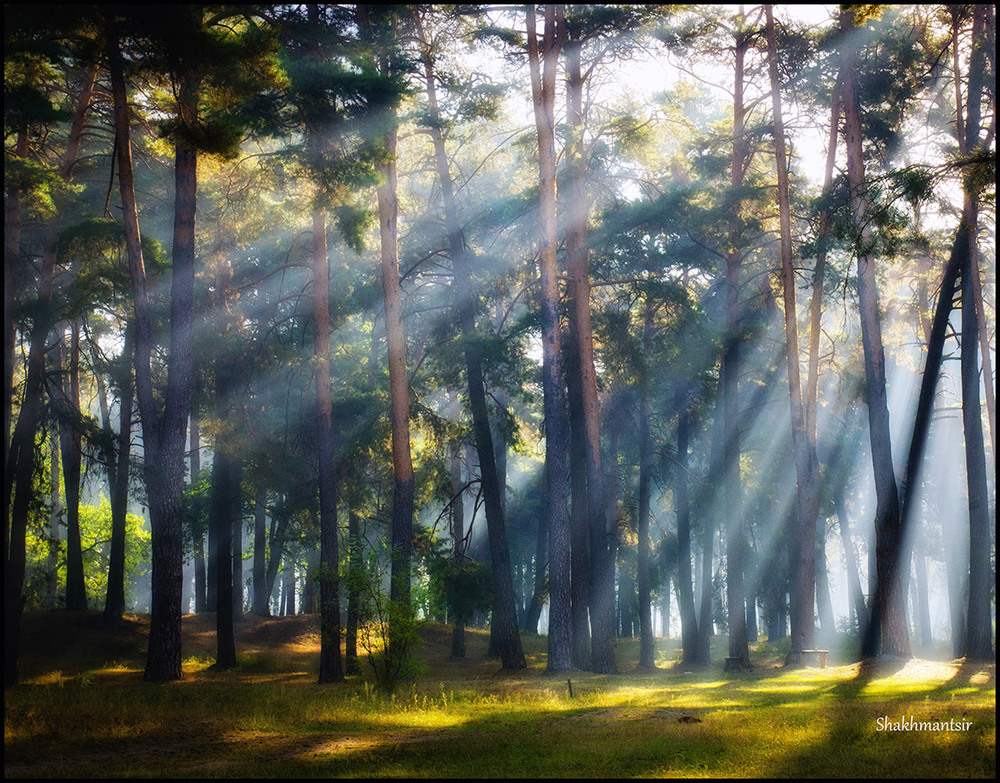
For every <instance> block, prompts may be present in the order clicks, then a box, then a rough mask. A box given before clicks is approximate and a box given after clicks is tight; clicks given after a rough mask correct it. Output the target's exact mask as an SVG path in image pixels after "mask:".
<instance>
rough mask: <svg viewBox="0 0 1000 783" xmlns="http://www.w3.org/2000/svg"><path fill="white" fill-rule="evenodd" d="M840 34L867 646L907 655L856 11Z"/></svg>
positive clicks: (844, 19) (847, 14)
mask: <svg viewBox="0 0 1000 783" xmlns="http://www.w3.org/2000/svg"><path fill="white" fill-rule="evenodd" d="M840 23H841V30H842V32H843V34H844V38H843V65H842V70H841V83H842V85H843V92H842V99H843V104H844V141H845V146H846V149H847V179H848V183H849V185H850V189H851V197H850V203H851V212H852V214H853V219H854V226H855V230H856V231H857V232H858V237H857V240H856V243H857V246H856V255H857V260H858V309H859V311H860V313H861V342H862V347H863V350H864V360H865V385H866V390H867V397H868V430H869V436H870V438H871V454H872V467H873V471H874V475H875V496H876V510H875V538H876V572H877V573H876V579H875V602H874V604H875V606H874V607H873V608H874V609H875V611H873V613H872V618H871V623H870V625H869V633H868V638H867V640H866V643H865V645H864V647H865V654H866V655H869V656H871V655H875V654H877V652H878V650H877V649H876V643H877V640H880V641H881V652H882V654H884V655H896V656H902V657H909V655H910V639H909V634H908V632H907V628H906V609H905V605H904V596H903V592H902V581H901V579H900V573H899V572H900V568H899V567H900V560H901V557H902V547H903V539H902V529H901V516H900V503H899V492H898V488H897V485H896V473H895V469H894V467H893V464H892V442H891V438H890V434H889V407H888V399H887V396H886V381H885V350H884V348H883V345H882V327H881V324H880V320H879V312H878V290H877V286H876V282H875V258H874V256H873V247H874V242H873V237H872V230H871V220H870V216H869V213H870V204H869V199H868V192H867V187H868V183H867V181H866V178H865V165H864V156H863V152H862V138H863V137H862V132H863V131H862V125H861V109H860V105H859V101H858V93H857V88H856V86H855V84H856V71H857V43H856V41H855V40H854V29H855V28H854V11H853V10H845V11H842V12H841V15H840Z"/></svg>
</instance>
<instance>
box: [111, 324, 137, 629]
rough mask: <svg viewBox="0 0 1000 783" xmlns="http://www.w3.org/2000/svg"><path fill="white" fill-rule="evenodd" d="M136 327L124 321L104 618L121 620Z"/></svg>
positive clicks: (114, 620)
mask: <svg viewBox="0 0 1000 783" xmlns="http://www.w3.org/2000/svg"><path fill="white" fill-rule="evenodd" d="M134 342H135V326H134V325H133V323H132V321H131V319H129V320H127V321H126V322H125V343H124V347H123V348H122V356H121V366H120V367H119V368H118V375H119V377H118V395H119V397H118V410H119V416H118V443H117V449H116V450H115V451H116V453H115V459H116V464H115V468H114V471H112V473H113V476H112V486H111V548H110V552H109V555H108V594H107V600H106V601H105V602H104V619H105V620H106V621H108V622H118V621H120V620H121V619H122V616H123V615H124V613H125V536H126V528H127V515H128V485H129V461H130V458H131V456H132V364H133V359H134V356H133V354H134V348H133V344H134Z"/></svg>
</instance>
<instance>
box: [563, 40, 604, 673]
mask: <svg viewBox="0 0 1000 783" xmlns="http://www.w3.org/2000/svg"><path fill="white" fill-rule="evenodd" d="M581 49H582V42H580V41H579V40H573V39H570V40H568V41H567V43H566V47H565V52H566V71H567V84H566V102H567V112H566V115H567V116H566V119H567V125H568V127H569V143H568V146H567V151H566V155H567V163H566V165H567V170H568V173H569V194H568V198H567V204H568V210H567V212H568V216H567V223H566V271H567V275H568V278H569V283H568V294H569V297H568V298H569V306H570V311H571V316H570V330H571V331H573V333H574V334H573V336H574V339H573V344H574V348H575V349H576V352H577V357H576V362H575V366H574V369H575V370H576V371H577V373H578V375H576V376H575V377H570V376H567V382H568V383H569V384H570V385H576V386H577V388H578V389H579V391H580V395H581V398H582V400H581V401H582V410H583V425H584V432H585V436H586V438H585V441H584V448H585V455H586V468H587V518H588V522H589V525H588V526H589V530H590V586H589V604H590V626H591V646H590V657H591V668H592V669H593V671H595V672H598V673H609V672H613V671H615V669H616V667H615V653H614V637H615V632H614V559H613V558H612V557H611V552H612V551H613V549H614V545H613V543H612V537H613V532H612V531H611V530H609V526H608V509H607V507H606V506H605V504H604V488H603V473H602V469H601V408H600V401H599V399H598V395H597V373H596V370H595V368H594V336H593V329H592V327H591V314H590V306H591V303H590V271H589V268H588V260H587V246H586V244H587V213H588V210H589V200H588V197H587V176H586V175H587V158H586V152H585V144H584V139H583V132H584V128H583V87H584V78H583V74H582V72H581V62H580V58H581Z"/></svg>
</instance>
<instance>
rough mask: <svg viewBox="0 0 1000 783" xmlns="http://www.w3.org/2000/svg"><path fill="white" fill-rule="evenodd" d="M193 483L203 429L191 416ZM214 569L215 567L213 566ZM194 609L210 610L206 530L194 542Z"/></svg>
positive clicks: (200, 611)
mask: <svg viewBox="0 0 1000 783" xmlns="http://www.w3.org/2000/svg"><path fill="white" fill-rule="evenodd" d="M190 440H191V454H190V460H191V483H192V484H195V483H197V481H198V474H199V473H201V429H200V428H199V426H198V418H197V417H196V416H192V417H191V436H190ZM213 570H214V567H213ZM194 610H195V612H197V613H198V614H201V613H203V612H207V611H208V569H207V568H206V567H205V531H204V530H199V531H198V535H197V536H196V537H195V543H194Z"/></svg>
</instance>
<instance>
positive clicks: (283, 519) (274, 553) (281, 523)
mask: <svg viewBox="0 0 1000 783" xmlns="http://www.w3.org/2000/svg"><path fill="white" fill-rule="evenodd" d="M288 517H289V515H288V511H287V510H284V511H281V512H280V513H279V514H278V515H277V519H276V520H275V521H274V523H273V525H272V530H271V545H270V547H268V549H269V550H270V552H271V557H270V559H269V560H268V561H267V572H266V574H265V577H264V578H265V583H264V584H265V587H266V590H267V600H268V605H269V606H270V601H271V596H273V595H274V586H275V584H276V583H277V581H278V569H279V567H280V566H281V558H282V556H283V555H284V553H285V534H286V532H287V530H288ZM269 613H270V612H269Z"/></svg>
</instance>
